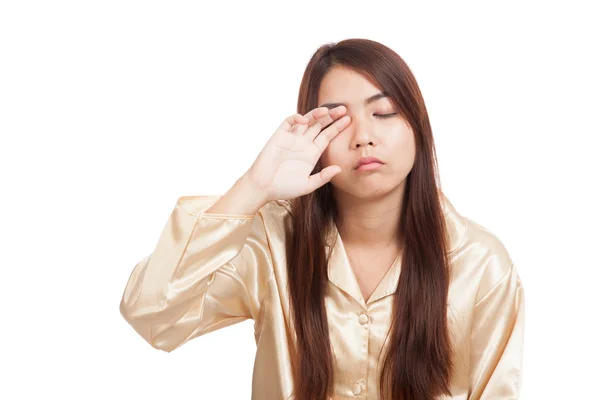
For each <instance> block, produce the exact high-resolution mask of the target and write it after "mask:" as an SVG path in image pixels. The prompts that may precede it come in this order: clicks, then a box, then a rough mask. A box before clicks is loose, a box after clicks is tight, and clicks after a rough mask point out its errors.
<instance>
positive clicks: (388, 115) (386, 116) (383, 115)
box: [373, 113, 398, 118]
mask: <svg viewBox="0 0 600 400" xmlns="http://www.w3.org/2000/svg"><path fill="white" fill-rule="evenodd" d="M396 114H398V113H391V114H373V116H374V117H375V118H392V117H393V116H394V115H396Z"/></svg>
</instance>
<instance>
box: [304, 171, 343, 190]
mask: <svg viewBox="0 0 600 400" xmlns="http://www.w3.org/2000/svg"><path fill="white" fill-rule="evenodd" d="M341 171H342V168H340V167H339V166H337V165H330V166H328V167H327V168H324V169H322V170H321V171H320V172H317V173H316V174H313V175H311V176H309V177H308V193H311V192H314V191H315V190H317V189H318V188H320V187H321V186H323V185H324V184H326V183H327V182H329V181H330V180H331V178H333V177H334V176H335V175H336V174H337V173H339V172H341Z"/></svg>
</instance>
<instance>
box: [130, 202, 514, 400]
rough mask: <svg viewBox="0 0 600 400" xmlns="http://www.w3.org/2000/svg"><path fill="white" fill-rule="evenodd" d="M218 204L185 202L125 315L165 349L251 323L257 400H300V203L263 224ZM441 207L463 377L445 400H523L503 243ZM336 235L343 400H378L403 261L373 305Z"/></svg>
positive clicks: (135, 283) (335, 331)
mask: <svg viewBox="0 0 600 400" xmlns="http://www.w3.org/2000/svg"><path fill="white" fill-rule="evenodd" d="M219 197H220V195H206V196H183V197H180V198H179V199H178V200H177V202H176V205H175V207H174V210H173V211H172V213H171V215H170V217H169V219H168V221H167V223H166V225H165V226H164V229H163V231H162V234H161V235H160V237H159V239H158V242H157V245H156V248H155V250H154V252H153V253H152V254H150V255H148V256H146V257H145V258H143V259H142V260H141V261H140V262H139V263H138V264H136V266H135V268H134V269H133V272H132V273H131V275H130V277H129V280H128V282H127V285H126V287H125V290H124V293H123V297H122V300H121V303H120V312H121V314H122V316H123V317H124V318H125V319H126V320H127V321H128V322H129V324H131V326H132V327H133V329H135V331H136V332H137V333H138V334H139V335H140V336H141V337H142V338H144V340H146V341H147V342H148V343H149V344H150V345H152V346H153V347H155V348H157V349H160V350H164V351H166V352H171V351H173V350H175V349H176V348H178V347H180V346H181V345H183V344H184V343H186V342H188V341H189V340H191V339H193V338H195V337H198V336H201V335H204V334H206V333H209V332H212V331H215V330H217V329H221V328H224V327H227V326H230V325H232V324H235V323H238V322H241V321H244V320H246V319H249V318H252V319H253V320H254V321H255V325H254V327H255V339H256V344H257V351H256V361H255V367H254V373H253V381H252V399H256V400H267V399H268V400H271V399H273V400H275V399H277V400H281V399H288V398H290V399H293V397H290V394H291V392H292V375H291V366H290V362H289V353H288V344H290V343H291V341H294V340H295V336H294V334H293V332H291V330H290V329H289V326H290V324H291V319H290V318H291V315H290V313H289V312H288V310H289V307H290V302H289V298H288V293H287V289H286V283H287V282H286V275H287V271H286V258H285V247H284V232H285V229H284V227H285V226H286V224H287V223H289V217H290V210H289V209H290V204H289V202H288V201H272V202H270V203H268V204H266V205H265V206H264V207H262V208H261V209H260V210H259V211H258V213H257V214H256V215H255V216H253V215H232V214H208V213H204V211H205V210H207V209H208V208H209V207H210V206H212V205H213V204H214V203H215V202H216V201H217V200H218V199H219ZM441 198H442V200H443V206H444V212H445V218H446V221H447V226H448V231H449V236H450V245H451V255H450V256H451V281H450V287H449V307H448V318H449V325H450V331H451V337H452V341H453V345H454V348H455V353H454V364H455V366H456V371H455V375H454V376H453V378H452V382H451V389H452V396H450V397H440V399H469V400H475V399H516V398H518V395H519V389H520V382H521V370H522V352H523V329H524V297H523V287H522V284H521V281H520V279H519V276H518V274H517V270H516V268H515V265H514V264H513V262H512V260H511V258H510V256H509V254H508V252H507V250H506V249H505V247H504V246H503V245H502V243H501V242H500V241H499V239H498V238H496V237H495V236H494V235H493V234H492V233H491V232H489V231H488V230H486V229H485V228H483V227H482V226H480V225H478V224H476V223H475V222H473V221H472V220H470V219H468V218H466V217H463V216H461V215H459V214H458V213H457V211H456V210H455V209H454V207H453V206H452V204H451V203H450V202H449V201H448V199H447V198H446V196H445V195H443V194H441ZM331 232H332V233H333V234H331V235H330V236H328V237H327V243H328V245H327V246H326V247H327V248H326V251H328V252H329V251H331V253H330V254H331V258H330V262H329V265H328V277H329V281H330V285H329V287H328V293H327V296H326V310H327V318H328V322H329V329H330V337H331V342H332V346H333V351H334V356H335V358H336V360H335V368H336V369H335V376H334V379H335V394H334V397H333V398H334V399H372V400H374V399H378V398H379V397H378V394H379V393H378V391H379V388H378V377H379V369H378V368H379V364H378V360H377V356H378V353H379V351H380V349H381V348H382V346H383V345H384V339H385V337H386V332H387V330H388V329H389V327H390V317H391V314H390V312H391V308H392V307H391V306H392V299H393V296H392V295H393V293H394V291H395V289H396V287H397V284H398V279H399V276H400V272H401V262H402V257H399V258H397V260H396V262H395V263H394V264H393V265H392V267H391V268H390V269H389V270H388V272H387V274H386V275H385V277H384V278H383V280H382V281H381V282H380V284H379V286H378V287H377V289H376V290H375V292H374V293H373V295H372V296H371V297H370V298H369V300H368V301H366V302H365V300H364V299H363V297H362V294H361V291H360V288H359V286H358V283H357V280H356V278H355V275H354V273H353V271H352V268H351V265H350V264H349V261H348V258H347V255H346V253H345V250H344V245H343V243H342V240H341V237H340V235H339V232H338V231H337V228H336V227H335V226H334V229H333V230H332V231H331ZM328 254H329V253H328ZM386 345H387V343H386ZM209 362H210V361H209Z"/></svg>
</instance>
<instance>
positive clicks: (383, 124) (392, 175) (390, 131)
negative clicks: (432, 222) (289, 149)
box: [318, 65, 415, 198]
mask: <svg viewBox="0 0 600 400" xmlns="http://www.w3.org/2000/svg"><path fill="white" fill-rule="evenodd" d="M380 92H381V89H380V88H379V87H377V86H374V85H373V84H372V83H371V82H370V81H369V80H367V79H366V78H365V77H364V76H363V75H361V74H359V73H357V72H355V71H354V70H352V69H350V68H347V67H345V66H339V65H338V66H335V67H333V68H332V69H331V70H329V72H328V73H327V74H326V75H325V77H324V78H323V81H322V83H321V87H320V88H319V95H318V105H319V106H322V105H324V104H325V103H342V104H343V105H344V106H345V107H346V115H349V116H350V117H351V121H350V124H349V125H348V126H347V127H346V128H345V129H344V130H342V131H341V132H340V133H339V134H338V135H337V136H336V137H335V138H334V139H333V140H332V141H331V142H330V143H329V146H328V147H327V148H326V149H325V151H324V152H323V154H322V155H321V158H320V162H321V166H322V168H325V167H327V166H329V165H338V166H340V167H341V168H342V171H341V172H339V173H338V174H337V175H335V176H334V177H333V179H332V180H331V184H332V185H333V186H334V188H335V190H341V191H343V192H346V193H348V194H350V195H352V196H355V197H359V198H369V197H377V196H381V195H384V194H386V193H389V192H391V191H393V190H394V189H396V188H397V187H398V186H400V185H401V184H402V183H403V182H404V180H405V179H406V176H407V175H408V173H409V172H410V171H411V169H412V167H413V164H414V159H415V139H414V135H413V131H412V129H411V127H410V126H409V125H408V123H407V122H406V121H405V120H404V118H402V117H401V116H400V114H399V113H398V110H397V109H396V108H395V107H394V105H393V103H392V101H391V100H390V99H389V98H387V97H382V98H379V99H378V100H375V101H373V102H371V103H369V104H365V100H366V99H368V98H369V97H371V96H373V95H376V94H377V93H380ZM331 108H333V107H331ZM392 113H396V114H395V115H391V116H390V117H387V118H380V117H379V115H385V114H392ZM369 156H374V157H377V158H379V159H380V160H381V161H382V162H383V163H384V164H383V165H381V166H380V167H379V168H377V169H374V170H370V171H360V170H357V169H356V163H357V162H358V159H359V158H361V157H369Z"/></svg>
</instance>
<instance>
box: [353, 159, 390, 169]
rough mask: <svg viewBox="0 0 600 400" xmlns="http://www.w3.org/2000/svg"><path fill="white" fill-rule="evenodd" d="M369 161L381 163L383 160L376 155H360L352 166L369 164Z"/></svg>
mask: <svg viewBox="0 0 600 400" xmlns="http://www.w3.org/2000/svg"><path fill="white" fill-rule="evenodd" d="M370 163H379V164H383V161H381V160H380V159H379V158H377V157H372V156H371V157H361V158H359V159H358V161H357V162H356V165H355V166H354V169H357V168H358V167H360V166H361V165H364V164H370Z"/></svg>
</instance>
